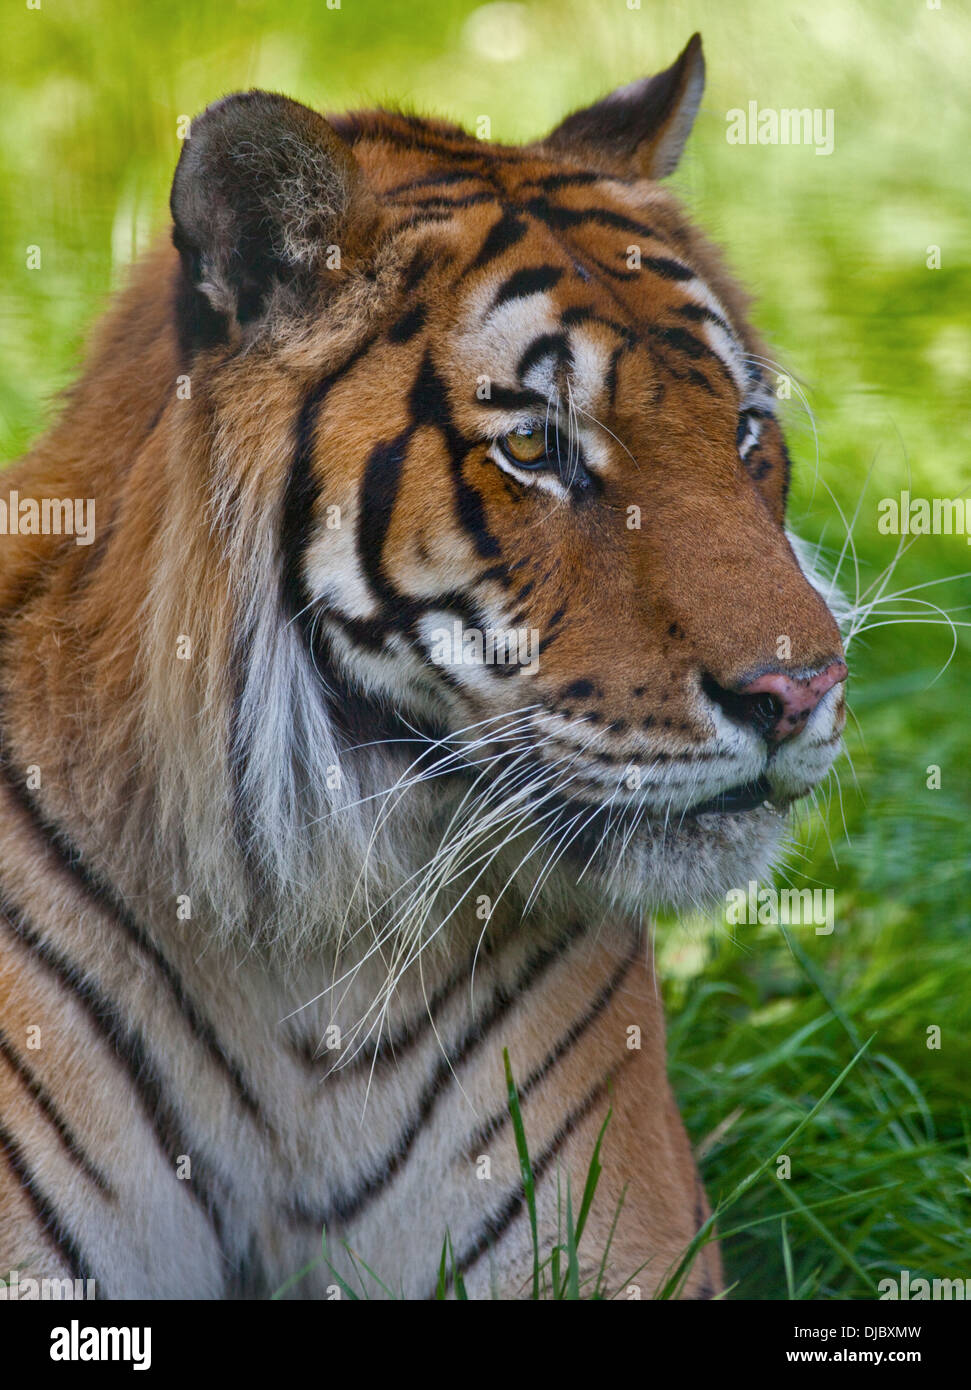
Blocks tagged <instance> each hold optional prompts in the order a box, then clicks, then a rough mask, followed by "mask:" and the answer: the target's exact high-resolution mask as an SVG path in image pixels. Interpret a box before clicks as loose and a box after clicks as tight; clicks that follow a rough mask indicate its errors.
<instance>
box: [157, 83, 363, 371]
mask: <svg viewBox="0 0 971 1390" xmlns="http://www.w3.org/2000/svg"><path fill="white" fill-rule="evenodd" d="M170 206H171V209H172V220H173V222H174V223H175V229H174V232H173V238H172V239H173V241H174V242H175V245H176V247H177V248H178V251H179V253H180V255H181V257H182V269H183V278H184V284H183V293H182V295H181V296H180V305H179V312H180V319H181V322H180V330H181V332H182V334H183V337H184V339H185V340H186V341H187V342H188V344H190V345H191V346H193V347H199V346H209V345H212V344H213V343H215V342H219V341H222V340H225V339H226V338H227V336H228V335H229V333H230V331H231V329H232V327H233V326H234V325H239V326H240V327H243V326H245V325H247V324H252V323H254V322H255V321H257V320H259V319H261V318H262V317H263V316H264V315H266V313H267V312H268V310H269V308H270V306H271V302H275V300H276V299H278V298H279V297H280V295H281V292H283V293H284V294H286V293H289V294H290V295H291V303H292V302H293V298H292V296H294V295H295V296H296V297H297V300H298V301H299V300H300V299H305V298H309V297H310V296H311V295H312V294H313V291H314V287H315V283H316V284H319V281H320V277H319V276H318V275H315V272H317V271H319V269H320V268H321V266H322V265H323V264H324V263H325V258H327V256H328V253H330V255H331V256H332V255H333V250H334V247H335V246H336V247H338V248H339V249H340V250H341V252H342V255H343V254H344V253H345V252H346V250H347V248H348V247H349V246H352V245H353V244H354V243H355V241H356V240H357V238H358V236H359V235H360V232H361V230H362V227H363V226H364V225H365V224H366V223H368V222H370V221H372V220H373V218H374V216H375V205H374V203H373V200H372V199H371V196H370V194H369V192H368V190H367V189H366V188H365V186H364V181H363V179H362V177H361V173H360V170H359V168H358V165H357V162H356V160H355V159H354V155H353V154H352V153H351V149H350V146H349V145H347V144H346V143H345V142H344V141H343V140H342V139H341V138H340V136H339V135H338V134H337V132H336V131H335V130H334V129H333V127H332V126H330V125H329V124H328V123H327V121H325V120H324V118H323V116H319V115H318V114H317V112H316V111H311V110H310V109H309V107H306V106H301V105H300V104H299V103H298V102H296V101H290V100H289V98H287V97H282V96H277V95H275V94H274V93H272V92H259V91H253V92H239V93H237V94H236V95H234V96H229V97H225V98H224V99H223V100H222V101H217V102H216V103H214V105H212V106H210V107H208V108H207V109H206V110H205V111H204V112H203V113H202V115H201V116H198V117H196V119H195V120H194V121H193V122H192V125H191V129H190V134H189V136H188V137H187V138H186V140H185V143H184V145H183V148H182V155H181V157H180V159H179V163H178V167H177V169H176V171H175V178H174V179H173V182H172V196H171V200H170Z"/></svg>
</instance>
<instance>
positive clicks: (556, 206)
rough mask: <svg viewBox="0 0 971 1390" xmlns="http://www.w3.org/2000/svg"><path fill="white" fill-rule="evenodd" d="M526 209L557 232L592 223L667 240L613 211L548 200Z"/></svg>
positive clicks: (534, 200)
mask: <svg viewBox="0 0 971 1390" xmlns="http://www.w3.org/2000/svg"><path fill="white" fill-rule="evenodd" d="M526 210H527V211H528V212H530V213H531V214H532V215H533V216H534V217H535V218H537V220H538V221H540V222H545V224H546V225H547V226H548V227H551V228H552V229H553V230H554V231H558V232H564V231H570V230H572V229H573V228H575V227H581V226H583V225H584V224H585V223H590V222H592V223H593V224H594V225H595V226H599V227H609V228H610V229H611V230H612V231H620V232H629V233H630V234H632V235H633V236H640V237H645V238H649V239H650V240H653V241H662V242H663V241H665V240H666V238H665V237H663V236H661V235H660V234H659V233H658V232H657V231H655V229H654V228H653V227H648V226H647V225H646V223H644V222H638V221H636V220H635V219H634V218H633V217H627V216H625V214H624V213H621V212H614V211H613V209H612V208H570V207H564V206H563V205H562V204H560V203H551V202H549V200H548V199H546V198H531V199H530V200H529V202H528V203H527V204H526Z"/></svg>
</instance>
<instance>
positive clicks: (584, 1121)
mask: <svg viewBox="0 0 971 1390" xmlns="http://www.w3.org/2000/svg"><path fill="white" fill-rule="evenodd" d="M704 82H705V63H704V57H703V52H702V45H701V40H700V37H699V36H698V35H697V34H696V35H695V36H694V37H693V38H692V39H691V40H690V42H689V43H688V44H687V46H686V47H685V49H684V51H683V52H682V53H681V55H680V56H679V57H678V59H677V61H676V62H675V63H674V64H673V65H672V66H670V67H669V68H667V69H665V70H664V71H661V72H659V73H656V74H654V75H651V76H649V77H646V78H644V79H641V80H638V81H635V82H633V83H632V84H630V85H628V86H625V87H622V88H620V89H619V90H617V91H615V92H613V93H612V94H610V95H608V96H606V97H604V98H603V99H601V100H598V101H596V102H595V103H594V104H592V105H590V106H589V107H587V108H585V109H582V110H579V111H577V112H574V113H573V114H571V115H569V116H567V117H566V118H565V119H564V120H563V121H562V123H561V124H559V125H558V126H557V127H556V128H555V129H554V130H553V131H552V132H551V133H550V134H549V135H547V136H546V137H545V138H543V139H541V140H537V141H535V142H533V143H529V144H524V145H518V146H512V145H503V144H500V143H496V142H493V141H490V140H484V139H479V138H477V137H475V136H472V135H470V134H467V133H466V132H465V131H464V130H463V129H461V128H460V127H458V126H457V125H454V124H451V123H448V122H445V121H442V120H438V119H433V118H426V117H422V116H417V115H413V114H409V113H404V112H401V111H398V110H384V109H381V110H368V111H364V112H357V113H351V114H341V115H336V116H331V117H329V118H328V117H325V116H323V115H321V114H319V113H318V112H316V111H314V110H311V109H310V108H308V107H306V106H303V105H301V104H298V103H297V102H295V101H293V100H291V99H289V98H287V97H285V96H283V95H279V94H276V93H271V92H266V91H259V90H254V91H245V92H239V93H235V94H232V95H229V96H226V97H224V98H223V99H221V100H218V101H216V102H215V104H213V105H211V106H209V107H208V108H207V109H206V110H205V111H204V112H203V114H202V115H200V116H198V117H197V118H195V119H194V120H193V121H192V123H191V126H190V127H189V130H188V132H187V133H186V138H185V139H184V141H183V144H182V148H181V152H180V156H179V159H178V162H177V167H176V169H175V174H174V178H173V183H172V190H171V215H172V222H171V228H170V229H169V231H168V232H167V233H166V234H165V238H164V240H163V241H160V242H159V243H158V244H156V245H155V246H154V247H153V248H151V249H150V250H149V251H148V253H147V254H146V255H145V256H144V258H143V259H142V260H141V261H140V262H139V263H137V264H136V265H135V267H134V268H133V269H132V271H131V273H130V281H129V283H128V284H127V285H126V286H125V287H124V288H123V289H121V290H120V292H119V293H118V294H117V297H116V298H115V300H114V301H113V303H112V305H111V306H110V308H109V310H108V311H107V314H106V316H105V318H104V320H103V322H102V323H101V325H100V327H99V329H98V330H97V332H96V334H95V337H94V339H93V343H92V345H91V347H90V351H89V354H88V357H87V360H86V365H85V366H84V369H83V372H82V374H81V376H80V379H79V380H78V382H77V384H75V385H74V386H73V387H72V388H70V389H69V390H68V392H67V393H66V396H65V398H64V400H63V404H62V406H61V409H60V411H59V414H58V415H57V418H56V420H55V421H54V423H53V425H52V426H51V428H50V429H49V432H48V433H47V434H46V435H45V436H44V437H43V438H42V439H41V441H40V442H39V443H38V444H37V445H36V447H35V448H34V449H33V450H32V451H31V452H30V453H29V454H28V455H27V456H26V457H25V458H23V459H22V460H21V461H20V462H19V463H17V464H15V465H13V466H12V468H11V469H10V470H9V471H8V472H7V474H6V477H5V487H4V489H3V491H4V492H5V493H6V494H7V496H6V497H5V498H4V499H3V501H4V506H5V509H4V512H3V513H2V514H0V519H4V520H5V521H6V531H5V534H4V535H3V537H2V544H0V618H2V656H0V743H2V776H0V843H2V856H0V1154H2V1162H0V1275H2V1277H3V1279H4V1281H5V1283H6V1282H8V1281H9V1278H10V1275H9V1274H8V1273H7V1271H8V1270H9V1271H11V1272H15V1273H16V1275H17V1277H18V1278H19V1279H20V1280H21V1288H22V1287H23V1280H24V1279H27V1278H34V1279H37V1280H41V1279H49V1280H61V1281H68V1280H73V1281H78V1280H81V1281H85V1283H84V1285H83V1287H85V1288H87V1287H88V1286H89V1285H90V1287H93V1288H94V1289H95V1290H96V1292H97V1296H98V1297H100V1298H105V1299H138V1300H141V1299H157V1298H180V1299H192V1300H228V1299H253V1298H256V1299H259V1298H267V1297H271V1296H274V1295H279V1296H286V1297H294V1298H306V1299H321V1300H327V1299H334V1298H339V1297H342V1296H347V1292H348V1290H351V1291H353V1290H354V1289H356V1288H357V1287H358V1285H357V1284H356V1283H355V1280H358V1279H360V1280H361V1281H363V1282H364V1283H365V1284H366V1285H367V1284H369V1283H370V1288H369V1290H368V1292H369V1294H370V1295H371V1296H376V1297H382V1296H393V1297H403V1298H406V1299H409V1300H420V1299H429V1298H435V1297H440V1296H443V1293H444V1296H447V1297H456V1296H466V1297H469V1298H489V1297H498V1298H501V1299H518V1298H528V1297H530V1296H532V1295H533V1294H534V1293H535V1291H536V1290H535V1285H534V1282H533V1281H534V1279H535V1275H536V1268H537V1260H538V1256H537V1254H536V1250H537V1248H540V1249H542V1250H546V1251H551V1250H552V1249H553V1247H554V1246H555V1245H556V1242H557V1241H558V1240H559V1241H560V1242H561V1243H562V1241H563V1234H562V1215H563V1210H564V1203H565V1192H566V1187H567V1184H571V1185H572V1188H571V1190H572V1192H573V1210H574V1212H576V1211H577V1209H578V1208H579V1196H580V1186H579V1184H580V1183H581V1182H582V1180H583V1173H584V1172H585V1171H586V1165H587V1163H588V1162H589V1160H590V1156H591V1154H592V1153H598V1154H599V1164H600V1179H599V1185H598V1187H597V1189H596V1193H595V1198H594V1201H593V1203H592V1205H591V1206H590V1207H589V1210H588V1212H587V1213H586V1225H585V1227H584V1230H583V1239H582V1246H581V1247H580V1250H579V1267H578V1287H579V1288H580V1289H581V1290H587V1291H588V1292H589V1291H590V1289H591V1287H592V1282H591V1281H594V1280H595V1276H596V1273H597V1269H598V1267H599V1268H600V1269H601V1273H602V1282H601V1283H600V1284H598V1285H597V1287H598V1289H599V1291H600V1295H601V1296H619V1297H627V1298H632V1297H644V1298H648V1297H653V1296H655V1295H657V1294H659V1293H661V1294H664V1293H671V1292H672V1291H673V1292H674V1293H676V1294H677V1295H678V1296H679V1297H681V1298H685V1299H706V1298H716V1297H718V1296H720V1295H721V1294H722V1293H723V1291H724V1289H725V1281H724V1275H723V1271H722V1264H721V1257H720V1254H719V1248H718V1242H717V1236H716V1234H715V1227H714V1223H713V1219H712V1207H711V1205H710V1204H709V1201H708V1198H707V1196H706V1193H705V1190H704V1188H703V1185H702V1183H701V1180H700V1177H699V1170H698V1166H697V1163H696V1161H695V1157H694V1155H693V1151H692V1147H691V1144H690V1142H689V1139H688V1136H687V1133H686V1130H685V1127H684V1124H683V1121H682V1119H681V1116H680V1114H679V1111H678V1107H677V1104H676V1101H675V1098H674V1094H673V1091H672V1088H671V1085H670V1083H669V1080H668V1076H667V1060H666V1054H665V1024H664V1015H663V1007H662V1003H661V999H660V992H659V987H658V983H657V979H656V967H655V962H654V958H653V955H652V946H651V941H652V926H653V924H654V923H655V922H656V919H657V913H658V912H659V911H660V910H662V909H663V910H667V911H673V912H675V913H682V914H683V913H687V912H692V911H696V910H706V909H708V908H710V907H711V906H712V905H713V904H717V903H718V902H719V901H723V895H724V894H725V893H726V892H727V891H728V890H729V889H730V887H731V886H732V885H735V884H738V883H745V882H747V881H748V880H750V879H754V878H761V877H763V876H765V875H768V874H771V873H772V871H773V867H774V866H775V865H776V864H777V863H778V860H779V856H780V854H781V853H783V852H784V847H785V844H786V833H787V826H788V824H789V808H790V807H791V806H792V805H793V804H794V803H795V802H797V801H798V800H799V799H800V798H802V797H805V796H806V795H807V794H808V793H809V792H811V791H812V789H813V788H814V787H815V786H816V785H817V784H818V783H819V782H820V780H821V779H822V778H823V777H824V776H825V775H826V773H827V772H828V770H829V768H830V767H831V765H832V764H833V761H834V759H835V758H836V757H837V756H838V754H839V751H840V747H841V734H842V728H843V724H844V721H845V709H844V692H845V681H846V676H847V666H846V661H845V656H844V651H843V647H842V645H841V639H840V627H839V622H838V614H837V613H836V612H835V610H834V607H833V605H831V604H830V603H829V602H828V601H827V598H826V595H825V590H824V585H823V581H822V580H821V579H820V578H819V577H818V576H817V575H816V574H815V573H814V570H813V567H812V565H811V564H810V562H809V560H808V559H807V557H806V555H805V554H804V553H803V551H802V550H801V549H800V546H799V543H798V542H797V541H796V540H795V539H794V538H793V537H791V536H790V534H789V532H788V530H787V524H786V501H787V492H788V488H789V481H790V471H791V465H790V460H789V457H788V454H787V451H786V445H785V440H784V436H783V431H782V427H781V425H780V422H779V419H778V418H777V414H776V410H775V408H774V407H775V394H774V389H773V381H772V380H771V379H770V376H769V374H768V371H767V368H766V352H765V349H764V346H763V344H762V341H761V339H760V338H759V337H758V336H757V334H756V331H755V330H754V328H753V327H752V326H751V325H750V323H749V321H748V317H747V315H748V301H747V299H746V296H745V294H744V292H743V291H742V289H741V288H740V287H739V286H737V285H736V283H735V282H734V280H733V279H732V277H731V276H730V274H729V272H728V270H727V269H726V268H725V265H724V263H723V261H722V259H721V255H720V253H719V252H718V251H717V250H716V249H715V248H714V246H713V244H712V243H710V242H709V240H708V239H707V238H706V236H705V235H704V234H703V233H702V232H701V231H700V230H698V229H697V228H696V227H695V226H694V224H693V222H692V220H691V218H690V217H689V215H688V213H687V212H686V211H685V209H684V208H683V207H682V205H681V203H680V202H679V201H678V199H677V198H676V197H675V196H674V195H673V194H672V193H671V192H670V191H669V190H668V189H667V188H665V187H663V186H662V181H663V179H664V178H665V177H666V176H667V175H669V174H670V173H671V172H672V171H673V170H674V169H675V167H676V166H677V164H678V162H679V159H680V157H681V153H682V150H683V148H684V146H685V143H686V141H687V139H688V136H689V133H690V130H691V127H692V124H693V122H694V118H695V115H696V113H697V111H698V108H699V104H700V102H701V98H702V93H703V89H704ZM82 502H83V503H84V506H85V507H87V509H88V514H90V515H91V516H92V517H93V519H94V524H93V527H92V529H91V533H90V534H84V533H82V530H80V529H78V528H77V527H74V528H72V526H71V524H70V523H71V520H72V517H74V516H76V514H77V510H78V505H79V504H80V503H82ZM72 505H73V507H74V510H73V511H72V510H71V506H72ZM45 517H46V519H47V522H48V523H49V524H46V525H45V524H42V522H43V518H45ZM38 518H41V521H38ZM504 1051H505V1053H506V1054H507V1056H508V1059H509V1074H510V1076H511V1077H512V1085H513V1087H514V1088H515V1092H516V1094H517V1095H518V1106H519V1113H520V1114H521V1116H522V1131H523V1136H522V1137H523V1139H524V1140H525V1142H526V1144H527V1145H528V1153H529V1164H530V1166H531V1172H532V1182H533V1184H534V1193H535V1205H534V1204H533V1202H531V1201H530V1200H528V1195H527V1190H526V1188H527V1186H528V1184H527V1185H524V1182H523V1177H522V1172H521V1166H520V1154H519V1148H518V1146H519V1145H520V1143H521V1142H522V1140H521V1139H520V1136H519V1133H518V1125H517V1112H516V1110H515V1106H513V1105H512V1103H511V1102H510V1096H509V1087H510V1082H509V1079H508V1078H507V1075H506V1072H505V1066H504V1060H503V1053H504ZM598 1138H600V1139H602V1147H601V1149H600V1150H597V1149H596V1145H597V1143H598ZM534 1211H535V1220H536V1237H535V1240H534V1237H533V1234H532V1231H531V1222H532V1220H533V1213H534ZM699 1233H700V1239H699ZM692 1242H694V1247H693V1253H692V1254H691V1255H690V1256H689V1257H686V1255H685V1252H686V1251H688V1250H689V1247H691V1246H692ZM446 1248H447V1250H448V1251H449V1252H450V1258H449V1260H448V1262H447V1268H446V1262H444V1261H443V1262H442V1263H440V1256H441V1255H442V1252H443V1250H444V1249H446ZM362 1266H363V1268H364V1269H365V1270H366V1271H367V1273H362ZM548 1269H549V1265H548V1260H547V1262H546V1263H545V1264H544V1266H543V1271H541V1274H542V1280H543V1281H545V1278H546V1275H547V1273H548ZM75 1287H77V1285H75Z"/></svg>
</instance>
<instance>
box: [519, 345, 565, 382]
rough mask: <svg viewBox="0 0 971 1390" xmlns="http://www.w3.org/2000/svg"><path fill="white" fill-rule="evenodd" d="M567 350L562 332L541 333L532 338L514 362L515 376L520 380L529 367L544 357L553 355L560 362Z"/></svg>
mask: <svg viewBox="0 0 971 1390" xmlns="http://www.w3.org/2000/svg"><path fill="white" fill-rule="evenodd" d="M568 352H569V344H568V343H567V340H566V335H565V334H564V333H543V334H541V335H540V336H539V337H538V338H534V339H533V341H532V342H531V343H530V345H529V347H528V348H527V349H526V351H525V352H524V353H523V355H522V357H520V359H519V361H518V362H517V363H516V376H517V377H518V378H519V380H520V381H522V379H523V377H524V376H525V375H526V373H527V372H528V371H529V369H530V368H531V367H535V366H536V364H537V363H538V362H542V360H543V358H544V357H555V358H556V360H557V362H562V361H564V360H565V359H566V356H567V354H568Z"/></svg>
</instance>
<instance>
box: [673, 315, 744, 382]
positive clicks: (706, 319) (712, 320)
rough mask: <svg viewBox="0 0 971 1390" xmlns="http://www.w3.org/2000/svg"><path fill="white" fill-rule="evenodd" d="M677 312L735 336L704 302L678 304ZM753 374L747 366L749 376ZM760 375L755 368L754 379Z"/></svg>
mask: <svg viewBox="0 0 971 1390" xmlns="http://www.w3.org/2000/svg"><path fill="white" fill-rule="evenodd" d="M678 313H679V314H680V315H681V316H682V318H686V319H693V320H694V322H695V323H701V322H707V323H716V324H717V325H718V327H719V328H724V330H725V332H726V333H728V334H730V335H731V337H733V338H734V337H735V330H734V329H733V328H732V327H731V326H730V325H729V324H727V323H726V322H725V320H724V319H723V318H722V316H721V314H716V313H715V311H714V309H709V308H708V307H707V305H705V304H679V305H678ZM752 375H753V373H752V370H751V368H749V376H750V377H751V376H752ZM760 376H761V373H760V371H759V368H758V367H756V368H755V374H754V380H755V381H758V380H759V378H760Z"/></svg>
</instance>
